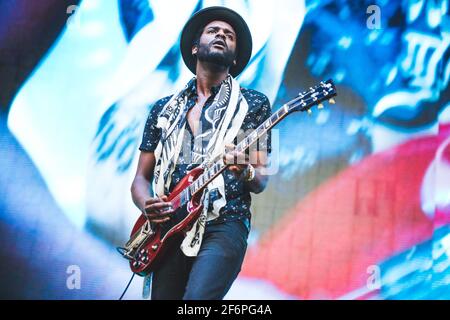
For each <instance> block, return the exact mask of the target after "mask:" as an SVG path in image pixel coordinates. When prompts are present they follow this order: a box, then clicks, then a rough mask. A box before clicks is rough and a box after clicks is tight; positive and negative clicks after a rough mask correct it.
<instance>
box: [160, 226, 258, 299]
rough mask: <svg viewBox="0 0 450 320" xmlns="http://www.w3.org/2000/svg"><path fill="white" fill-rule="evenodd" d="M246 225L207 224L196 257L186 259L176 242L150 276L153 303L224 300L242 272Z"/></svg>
mask: <svg viewBox="0 0 450 320" xmlns="http://www.w3.org/2000/svg"><path fill="white" fill-rule="evenodd" d="M245 223H246V221H241V220H234V221H225V222H223V223H220V224H211V225H207V226H206V229H205V233H204V235H203V241H202V244H201V247H200V251H199V253H198V255H197V256H196V257H187V256H185V255H184V253H183V252H182V251H181V249H180V244H181V240H180V241H177V242H175V243H174V244H173V247H172V248H171V250H169V251H167V252H166V253H165V256H164V260H163V261H162V262H161V264H160V266H159V267H158V269H157V270H155V271H154V273H153V278H152V300H157V299H165V300H181V299H183V300H219V299H223V297H224V296H225V294H226V293H227V292H228V290H229V289H230V287H231V285H232V283H233V282H234V280H235V279H236V277H237V275H238V274H239V272H240V271H241V266H242V262H243V260H244V255H245V252H246V250H247V238H248V233H249V231H248V228H247V226H246V224H245Z"/></svg>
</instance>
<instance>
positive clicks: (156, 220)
mask: <svg viewBox="0 0 450 320" xmlns="http://www.w3.org/2000/svg"><path fill="white" fill-rule="evenodd" d="M169 220H170V218H169V217H168V218H164V219H153V220H151V222H154V223H163V222H166V221H169Z"/></svg>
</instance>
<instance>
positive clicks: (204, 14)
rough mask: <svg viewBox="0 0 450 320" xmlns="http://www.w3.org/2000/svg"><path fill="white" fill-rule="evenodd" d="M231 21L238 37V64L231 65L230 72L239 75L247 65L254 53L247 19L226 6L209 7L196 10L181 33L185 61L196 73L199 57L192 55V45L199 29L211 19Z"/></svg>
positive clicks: (235, 75)
mask: <svg viewBox="0 0 450 320" xmlns="http://www.w3.org/2000/svg"><path fill="white" fill-rule="evenodd" d="M215 20H219V21H225V22H227V23H229V24H230V25H231V26H232V27H233V29H234V31H235V33H236V38H237V42H236V45H237V56H236V64H235V65H233V66H231V67H230V71H229V72H230V74H231V75H232V76H233V77H237V76H238V75H239V74H240V73H241V72H242V70H244V68H245V67H246V66H247V63H248V62H249V60H250V57H251V55H252V36H251V33H250V29H249V28H248V26H247V23H246V22H245V20H244V19H243V18H242V17H241V16H240V15H239V14H238V13H236V12H235V11H233V10H231V9H228V8H225V7H208V8H205V9H203V10H200V11H198V12H196V13H195V14H194V15H193V16H192V17H191V18H190V19H189V21H188V22H187V23H186V25H185V26H184V28H183V31H182V33H181V41H180V50H181V55H182V57H183V60H184V63H185V64H186V66H187V67H188V68H189V70H191V71H192V73H194V74H195V73H196V66H197V59H196V58H195V57H194V56H193V55H192V45H193V43H194V40H195V36H196V34H197V31H198V30H200V28H203V27H204V26H206V25H207V24H208V23H210V22H211V21H215Z"/></svg>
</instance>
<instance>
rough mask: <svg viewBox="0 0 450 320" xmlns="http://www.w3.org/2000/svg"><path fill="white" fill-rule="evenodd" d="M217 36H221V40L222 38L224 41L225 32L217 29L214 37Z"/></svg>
mask: <svg viewBox="0 0 450 320" xmlns="http://www.w3.org/2000/svg"><path fill="white" fill-rule="evenodd" d="M217 37H220V38H222V40H224V41H225V39H226V36H225V33H224V32H223V31H222V30H219V31H218V32H217V34H216V38H217Z"/></svg>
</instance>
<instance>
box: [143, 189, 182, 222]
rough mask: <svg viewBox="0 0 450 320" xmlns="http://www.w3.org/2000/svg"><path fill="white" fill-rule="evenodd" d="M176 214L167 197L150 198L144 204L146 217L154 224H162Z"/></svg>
mask: <svg viewBox="0 0 450 320" xmlns="http://www.w3.org/2000/svg"><path fill="white" fill-rule="evenodd" d="M174 212H175V210H174V209H173V205H172V203H171V202H167V196H162V197H161V198H158V197H156V198H150V199H148V200H146V201H145V203H144V212H143V213H144V215H145V216H146V217H147V219H148V220H150V221H151V222H154V223H162V222H166V221H168V220H170V218H171V215H172V214H173V213H174Z"/></svg>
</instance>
